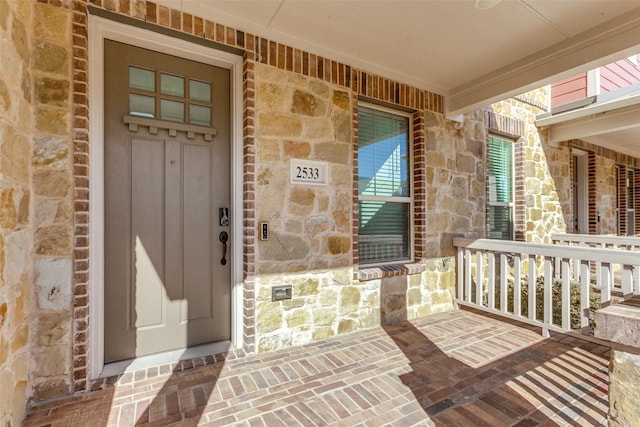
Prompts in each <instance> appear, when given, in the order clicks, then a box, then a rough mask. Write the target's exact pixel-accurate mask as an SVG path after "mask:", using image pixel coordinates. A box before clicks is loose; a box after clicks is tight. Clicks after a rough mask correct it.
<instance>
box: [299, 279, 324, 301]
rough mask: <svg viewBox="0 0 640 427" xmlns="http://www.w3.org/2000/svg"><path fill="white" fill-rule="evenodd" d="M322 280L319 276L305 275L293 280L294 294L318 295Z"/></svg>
mask: <svg viewBox="0 0 640 427" xmlns="http://www.w3.org/2000/svg"><path fill="white" fill-rule="evenodd" d="M319 286H320V280H319V279H318V278H317V277H305V278H302V279H299V280H295V281H294V282H293V295H294V296H310V295H317V293H318V287H319Z"/></svg>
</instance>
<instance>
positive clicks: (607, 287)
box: [599, 262, 611, 307]
mask: <svg viewBox="0 0 640 427" xmlns="http://www.w3.org/2000/svg"><path fill="white" fill-rule="evenodd" d="M599 264H600V274H601V275H602V281H601V283H600V284H601V286H600V292H601V301H602V306H603V307H606V306H607V305H609V303H610V302H611V264H610V263H608V262H603V263H599Z"/></svg>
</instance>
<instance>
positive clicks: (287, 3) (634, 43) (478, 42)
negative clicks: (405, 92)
mask: <svg viewBox="0 0 640 427" xmlns="http://www.w3.org/2000/svg"><path fill="white" fill-rule="evenodd" d="M156 3H158V4H161V5H165V6H170V7H172V8H174V9H178V10H183V11H185V12H188V13H191V14H193V15H196V16H201V17H204V18H206V19H209V20H211V21H214V22H218V23H221V24H225V25H228V26H231V27H233V28H235V29H238V30H242V31H245V32H249V33H252V34H256V35H259V36H262V37H266V38H269V39H271V40H274V41H277V42H281V43H284V44H287V45H289V46H292V47H295V48H299V49H302V50H306V51H309V52H312V53H315V54H318V55H321V56H324V57H327V58H331V59H334V60H337V61H340V62H344V63H346V64H349V65H352V66H354V67H358V68H362V69H364V70H367V71H370V72H373V73H378V74H380V75H383V76H386V77H389V78H392V79H395V80H399V81H402V82H406V83H408V84H412V85H415V86H417V87H420V88H423V89H427V90H431V91H434V92H437V93H440V94H443V95H445V97H446V102H447V104H446V106H447V112H448V113H449V115H456V114H460V113H462V112H466V111H469V110H471V109H474V108H476V107H478V106H483V105H487V104H489V103H491V102H493V101H496V100H500V99H504V98H506V97H508V96H512V95H516V94H519V93H522V92H525V91H526V90H530V89H534V88H536V87H540V86H542V85H544V84H547V83H550V82H551V81H554V80H558V79H560V78H563V77H566V76H569V75H571V74H572V73H576V72H579V71H584V70H586V69H588V68H594V67H596V66H598V65H603V64H605V63H607V62H612V61H613V60H616V59H620V58H623V57H625V56H628V55H630V54H631V53H637V52H638V50H639V49H637V48H638V47H639V46H640V1H638V0H633V1H631V0H588V1H587V0H582V1H577V0H553V1H551V0H502V1H501V2H500V3H498V4H497V5H496V6H495V7H492V8H489V9H485V10H481V9H478V8H476V7H474V3H475V1H474V0H378V1H375V0H156Z"/></svg>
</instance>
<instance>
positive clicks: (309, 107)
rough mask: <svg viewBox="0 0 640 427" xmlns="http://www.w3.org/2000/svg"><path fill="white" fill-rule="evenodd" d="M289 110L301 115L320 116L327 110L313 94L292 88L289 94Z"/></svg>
mask: <svg viewBox="0 0 640 427" xmlns="http://www.w3.org/2000/svg"><path fill="white" fill-rule="evenodd" d="M291 112H292V113H293V114H301V115H303V116H311V117H322V116H324V115H325V114H326V112H327V106H326V104H325V103H324V102H323V101H321V100H319V99H318V98H316V97H315V96H314V95H313V94H311V93H308V92H304V91H302V90H299V89H294V91H293V94H292V96H291Z"/></svg>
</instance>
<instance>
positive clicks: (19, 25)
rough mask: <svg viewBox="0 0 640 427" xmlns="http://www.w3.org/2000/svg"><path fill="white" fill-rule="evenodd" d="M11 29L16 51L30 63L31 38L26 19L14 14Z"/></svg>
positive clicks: (25, 61)
mask: <svg viewBox="0 0 640 427" xmlns="http://www.w3.org/2000/svg"><path fill="white" fill-rule="evenodd" d="M19 3H22V2H19ZM11 30H12V31H11V40H12V41H13V43H14V46H15V51H16V52H18V54H19V55H20V56H21V58H22V61H23V62H24V63H29V51H30V49H29V39H28V36H27V30H26V29H25V23H24V21H22V20H20V19H19V18H18V17H17V16H14V18H13V21H12V22H11Z"/></svg>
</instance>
